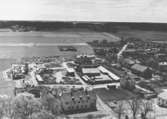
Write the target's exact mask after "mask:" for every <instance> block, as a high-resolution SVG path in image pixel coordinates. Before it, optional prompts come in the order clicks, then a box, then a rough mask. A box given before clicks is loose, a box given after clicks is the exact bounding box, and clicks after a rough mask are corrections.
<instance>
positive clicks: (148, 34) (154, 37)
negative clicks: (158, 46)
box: [115, 30, 167, 43]
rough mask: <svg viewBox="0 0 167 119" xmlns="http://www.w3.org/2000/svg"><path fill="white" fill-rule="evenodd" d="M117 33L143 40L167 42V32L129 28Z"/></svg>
mask: <svg viewBox="0 0 167 119" xmlns="http://www.w3.org/2000/svg"><path fill="white" fill-rule="evenodd" d="M115 35H117V36H120V37H124V38H129V37H134V38H140V39H143V40H150V41H156V42H166V43H167V32H160V31H137V30H133V31H132V30H127V31H119V32H118V33H116V34H115Z"/></svg>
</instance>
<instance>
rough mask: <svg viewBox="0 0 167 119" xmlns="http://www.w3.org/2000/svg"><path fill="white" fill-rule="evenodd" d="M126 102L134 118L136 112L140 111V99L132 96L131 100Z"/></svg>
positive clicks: (134, 118)
mask: <svg viewBox="0 0 167 119" xmlns="http://www.w3.org/2000/svg"><path fill="white" fill-rule="evenodd" d="M128 104H129V107H130V110H131V112H132V116H133V119H136V116H137V114H138V112H139V111H140V106H141V105H140V104H141V100H140V99H137V98H134V99H132V100H128Z"/></svg>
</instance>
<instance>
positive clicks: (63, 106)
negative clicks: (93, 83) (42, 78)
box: [41, 88, 96, 114]
mask: <svg viewBox="0 0 167 119" xmlns="http://www.w3.org/2000/svg"><path fill="white" fill-rule="evenodd" d="M41 98H42V100H43V101H48V102H49V107H52V110H53V111H54V112H55V113H57V114H58V113H59V114H60V113H64V114H73V113H81V112H89V111H95V110H96V95H95V94H94V93H93V92H92V91H88V90H84V89H82V88H80V89H75V88H72V89H71V90H69V89H68V90H65V89H63V90H62V89H56V88H53V89H47V88H44V90H42V91H41Z"/></svg>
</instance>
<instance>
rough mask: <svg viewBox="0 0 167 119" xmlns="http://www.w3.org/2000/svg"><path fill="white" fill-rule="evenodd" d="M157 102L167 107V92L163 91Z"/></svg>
mask: <svg viewBox="0 0 167 119" xmlns="http://www.w3.org/2000/svg"><path fill="white" fill-rule="evenodd" d="M157 103H158V105H159V106H162V107H167V92H166V91H165V92H162V93H160V94H159V95H158V100H157Z"/></svg>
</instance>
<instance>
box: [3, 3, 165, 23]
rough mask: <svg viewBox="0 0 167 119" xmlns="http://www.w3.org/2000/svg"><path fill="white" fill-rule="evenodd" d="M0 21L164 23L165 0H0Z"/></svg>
mask: <svg viewBox="0 0 167 119" xmlns="http://www.w3.org/2000/svg"><path fill="white" fill-rule="evenodd" d="M0 20H49V21H60V20H63V21H117V22H167V0H0Z"/></svg>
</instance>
